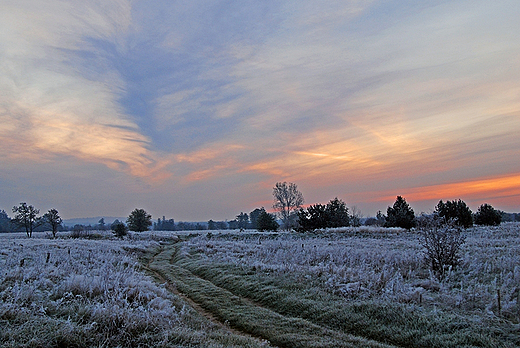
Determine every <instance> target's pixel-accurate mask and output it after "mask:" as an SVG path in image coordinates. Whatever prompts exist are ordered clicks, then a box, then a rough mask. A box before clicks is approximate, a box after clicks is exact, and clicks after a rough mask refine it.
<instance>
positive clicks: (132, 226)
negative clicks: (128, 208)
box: [126, 208, 152, 232]
mask: <svg viewBox="0 0 520 348" xmlns="http://www.w3.org/2000/svg"><path fill="white" fill-rule="evenodd" d="M126 223H127V224H128V229H129V230H130V231H135V232H144V231H147V230H148V227H149V226H151V225H152V215H150V214H148V213H147V212H146V211H145V210H144V209H137V208H136V209H134V210H133V211H132V212H131V213H130V216H128V219H127V220H126Z"/></svg>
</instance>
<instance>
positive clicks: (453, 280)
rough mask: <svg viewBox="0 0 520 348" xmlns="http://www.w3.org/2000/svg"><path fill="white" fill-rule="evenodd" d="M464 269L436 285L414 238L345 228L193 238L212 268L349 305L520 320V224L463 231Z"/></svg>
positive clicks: (461, 266) (396, 232) (394, 231)
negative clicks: (266, 276) (283, 283)
mask: <svg viewBox="0 0 520 348" xmlns="http://www.w3.org/2000/svg"><path fill="white" fill-rule="evenodd" d="M465 235H466V243H465V244H464V245H463V246H462V247H461V250H460V256H461V262H460V264H459V265H458V266H457V267H456V268H453V269H452V268H450V269H448V270H447V271H446V272H445V274H444V277H443V278H442V279H441V280H439V279H437V277H436V276H435V274H434V273H433V272H431V271H430V270H429V265H428V264H427V263H426V262H425V257H424V256H425V254H424V252H425V250H424V249H423V247H422V246H421V242H420V237H419V235H418V234H417V233H414V232H406V231H405V230H400V229H381V228H367V227H362V228H343V229H333V230H327V231H324V232H322V233H320V234H316V235H301V236H298V235H294V234H280V235H279V236H277V237H276V238H265V236H261V235H251V236H250V237H249V238H239V239H238V238H232V237H231V236H230V237H225V236H222V237H221V238H210V239H208V238H207V237H206V236H200V237H197V238H195V239H191V240H190V241H189V243H190V244H191V245H190V247H192V248H193V247H195V248H197V249H198V250H199V251H202V252H203V253H204V255H206V257H207V258H208V259H209V260H211V261H215V262H223V263H232V264H236V265H239V266H242V267H246V268H254V269H255V270H256V271H262V272H267V273H273V274H278V275H284V276H285V277H287V278H288V279H292V280H293V281H304V282H307V283H310V282H312V283H313V284H316V286H319V287H320V288H322V289H325V290H327V291H331V292H333V293H335V294H339V295H341V296H344V297H346V298H351V299H373V300H389V301H397V302H407V303H416V304H420V305H421V306H422V307H423V308H430V309H431V310H435V309H436V308H437V309H442V308H444V309H446V310H450V311H451V310H456V311H457V310H458V311H464V312H474V313H475V314H477V313H478V314H479V315H481V314H482V313H484V315H490V316H492V317H494V316H500V317H502V318H508V319H511V320H513V321H514V322H519V321H520V304H519V302H520V301H519V300H520V225H518V224H502V225H501V226H499V227H478V228H472V229H468V230H467V231H466V232H465Z"/></svg>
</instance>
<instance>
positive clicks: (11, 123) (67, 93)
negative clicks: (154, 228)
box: [0, 1, 167, 179]
mask: <svg viewBox="0 0 520 348" xmlns="http://www.w3.org/2000/svg"><path fill="white" fill-rule="evenodd" d="M1 6H2V9H1V13H2V20H1V21H0V22H2V24H0V25H2V30H0V31H1V32H2V33H3V34H0V42H2V44H3V45H2V46H4V47H6V48H7V49H5V50H3V52H4V53H3V57H2V61H3V64H2V68H1V70H2V74H0V75H1V77H0V89H1V90H2V97H1V98H0V118H1V126H0V137H1V138H2V140H3V141H2V142H1V144H2V145H0V146H1V148H2V153H3V154H4V156H6V157H7V158H18V159H24V160H27V159H29V158H30V159H32V160H35V161H40V160H43V159H47V160H52V158H53V157H54V156H74V157H77V158H80V159H82V160H86V161H92V162H100V163H104V164H105V165H107V166H109V167H110V168H113V169H117V170H122V171H126V172H129V173H131V174H132V175H135V176H139V177H147V178H154V179H157V178H164V177H165V176H167V174H166V173H163V172H161V169H160V167H161V166H163V165H164V164H161V163H160V162H161V160H160V156H158V154H156V153H153V152H152V151H151V150H149V147H150V140H149V139H148V138H146V137H145V136H143V135H142V134H141V133H140V132H139V129H138V127H137V125H136V124H135V123H134V122H133V121H132V120H131V119H130V118H129V117H128V116H127V115H125V114H124V113H123V110H122V109H121V106H120V105H119V104H118V102H117V100H118V98H119V95H120V93H121V91H124V89H125V82H124V80H123V79H122V78H121V77H120V76H119V75H118V72H117V71H116V70H114V69H112V68H111V67H110V66H109V65H108V64H107V61H106V60H104V59H102V57H101V58H100V59H95V63H92V64H91V66H86V67H85V66H80V65H79V61H81V56H85V55H94V56H95V55H97V54H99V52H97V51H93V47H92V45H91V42H92V41H91V40H103V41H106V42H110V43H111V44H113V45H115V46H116V47H117V49H119V50H124V49H125V44H124V38H123V37H124V34H125V32H126V30H127V28H128V26H129V25H130V21H131V13H130V9H131V8H130V3H129V2H126V1H112V2H109V3H107V2H89V3H88V4H87V3H84V2H77V3H76V2H74V3H72V2H68V3H63V2H58V1H49V2H46V3H45V5H43V4H41V3H39V2H34V1H16V2H3V3H2V5H1ZM42 6H43V7H42ZM20 23H23V24H20ZM4 29H5V30H4ZM89 58H92V57H89Z"/></svg>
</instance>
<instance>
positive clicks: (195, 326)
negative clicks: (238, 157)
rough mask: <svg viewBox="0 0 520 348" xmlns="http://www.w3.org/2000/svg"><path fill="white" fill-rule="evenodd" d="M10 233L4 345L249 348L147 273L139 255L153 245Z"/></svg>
mask: <svg viewBox="0 0 520 348" xmlns="http://www.w3.org/2000/svg"><path fill="white" fill-rule="evenodd" d="M13 235H14V234H3V235H0V245H1V246H0V324H1V325H0V346H2V347H20V346H26V345H27V346H38V347H55V346H90V347H107V346H109V347H137V346H141V347H142V346H156V347H172V346H174V347H183V346H184V345H186V346H189V345H191V344H195V345H197V344H204V345H206V346H211V347H228V346H249V345H248V344H247V343H244V342H241V343H236V342H230V339H231V340H232V337H231V338H230V336H232V335H229V332H222V330H221V329H220V328H217V327H216V326H214V325H213V326H212V324H211V323H208V322H207V321H205V320H203V318H202V319H201V317H200V316H199V317H197V316H196V312H195V311H194V310H193V309H191V308H189V307H185V306H184V301H182V300H181V299H179V297H178V296H176V295H174V294H172V293H171V292H169V291H168V290H166V289H165V288H164V287H162V286H161V285H159V284H158V283H156V282H154V281H153V280H152V279H151V278H150V277H148V276H147V275H146V274H145V272H144V271H143V269H142V265H141V264H140V263H139V261H138V255H140V252H141V251H142V250H143V249H144V248H147V247H153V246H154V245H158V244H157V242H154V241H151V240H147V241H146V240H139V241H137V240H126V241H121V240H115V239H112V240H107V239H103V240H83V239H58V240H55V239H52V240H50V239H46V238H41V239H38V237H36V238H32V239H27V238H24V239H22V238H13ZM194 315H195V316H194ZM219 330H220V331H219ZM219 342H223V343H219Z"/></svg>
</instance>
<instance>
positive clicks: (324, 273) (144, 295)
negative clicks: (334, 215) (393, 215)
mask: <svg viewBox="0 0 520 348" xmlns="http://www.w3.org/2000/svg"><path fill="white" fill-rule="evenodd" d="M92 234H93V235H91V236H90V237H89V238H93V239H83V238H79V239H71V238H68V237H69V234H68V233H60V234H59V235H60V238H58V239H55V240H54V239H50V238H49V236H48V235H47V234H45V233H43V234H35V236H34V238H32V239H28V238H26V237H25V234H0V346H2V347H4V346H5V347H60V346H91V347H147V346H157V347H191V346H201V347H258V346H268V343H267V342H262V341H261V340H256V339H252V338H250V337H245V336H243V335H237V334H236V332H233V331H230V330H228V329H227V328H226V327H222V326H221V325H216V324H214V323H212V322H211V321H209V320H207V319H206V318H205V317H203V316H201V315H200V314H199V313H197V311H195V310H194V309H193V308H192V307H190V305H189V304H188V303H187V302H186V301H185V300H183V298H180V297H179V296H177V295H175V294H174V293H172V291H171V290H173V289H175V287H177V288H178V289H182V291H183V292H185V295H186V296H189V297H191V298H192V300H194V301H196V302H197V303H199V305H200V306H201V307H202V308H204V309H205V310H207V311H208V312H210V313H211V314H213V315H215V316H216V317H217V318H218V319H219V320H221V321H222V322H225V321H227V320H229V322H230V323H232V326H233V327H234V328H235V329H239V330H243V331H246V332H250V333H252V334H254V335H258V336H260V337H264V338H266V339H267V336H266V335H269V338H271V337H272V339H273V341H272V342H273V343H275V344H276V342H279V344H278V345H280V346H298V344H299V343H298V344H296V343H295V342H308V344H307V343H305V344H304V343H301V346H302V347H303V346H327V344H329V345H328V346H331V347H332V346H334V344H332V343H330V342H329V343H327V342H328V341H327V340H324V341H323V342H322V343H323V344H322V343H319V344H318V342H317V340H316V339H315V338H310V337H313V336H312V335H316V332H333V333H334V335H338V336H337V337H339V338H338V339H337V340H339V341H341V340H344V339H343V337H351V336H343V335H354V336H352V337H354V338H352V339H353V341H355V340H358V339H359V340H361V341H362V340H366V341H365V342H367V344H368V342H372V343H370V344H374V345H377V344H378V343H377V342H380V343H383V344H391V345H396V346H402V347H432V346H436V347H460V346H467V347H473V346H480V347H512V346H515V345H516V346H517V345H519V344H520V339H519V337H520V299H519V296H520V224H502V225H501V226H499V227H490V228H482V227H477V228H472V229H469V230H467V231H466V232H465V234H466V244H464V245H463V247H462V250H461V258H462V262H461V264H460V265H459V266H458V267H457V268H456V269H454V270H451V271H450V272H448V273H447V275H446V277H445V278H444V279H443V280H442V281H440V280H438V279H436V278H435V276H434V275H433V274H432V273H431V272H430V271H429V270H428V268H427V266H426V265H425V264H424V262H423V254H422V248H421V245H420V242H419V238H418V235H417V233H415V232H406V231H404V230H400V229H384V228H377V227H361V228H347V229H334V230H327V231H319V232H316V233H309V234H296V233H269V234H265V233H256V232H253V231H246V232H245V233H240V232H238V231H221V232H220V231H210V233H208V231H200V232H197V231H188V232H173V233H172V232H145V233H140V234H137V233H132V234H131V236H129V237H127V238H125V239H124V240H119V239H116V238H114V237H113V236H112V234H111V233H110V232H93V233H92ZM169 248H174V250H173V249H172V250H170V249H169ZM159 250H163V251H165V252H166V251H169V252H170V254H171V255H175V257H173V256H170V257H166V256H167V255H168V253H165V254H163V255H162V257H163V258H164V260H162V261H161V262H159V259H158V260H155V261H157V269H158V270H161V269H163V270H166V271H165V273H164V274H165V275H168V276H169V277H171V279H172V281H171V283H172V284H173V287H169V288H167V287H166V286H164V285H161V284H163V283H164V282H165V280H166V279H165V278H163V279H161V278H158V279H155V281H154V280H153V279H152V278H150V276H148V275H147V274H149V273H147V272H146V271H145V268H146V266H147V262H150V263H151V262H152V261H153V260H154V255H155V254H154V253H155V252H158V251H159ZM142 256H145V257H144V258H142ZM143 260H144V261H143ZM147 260H148V261H147ZM150 265H151V264H150ZM168 272H169V273H168ZM203 288H204V289H206V288H207V290H204V289H203ZM210 290H211V291H214V292H211V293H210ZM230 293H231V297H226V296H228V295H229V294H230ZM216 294H218V295H216ZM226 294H227V295H226ZM499 298H500V301H499ZM256 305H258V308H255V307H254V306H256ZM233 306H236V308H237V311H238V312H237V311H234V309H233V308H234V307H233ZM199 309H200V308H199ZM262 313H264V314H262ZM259 314H261V315H262V318H263V320H264V321H265V323H263V322H262V321H261V320H260V319H258V318H256V317H255V316H257V315H259ZM255 318H256V319H255ZM266 318H267V319H266ZM269 318H273V319H269ZM257 319H258V322H256V323H254V322H253V321H255V320H257ZM259 323H263V324H262V325H259ZM270 323H271V324H272V327H269V326H268V325H269V324H270ZM284 323H285V324H284ZM286 324H287V326H284V325H286ZM255 325H256V326H255ZM291 325H293V326H291ZM294 325H297V326H296V327H299V328H300V329H298V330H300V331H301V332H300V334H298V335H296V336H295V335H294V330H295V328H294ZM300 325H302V326H300ZM304 327H305V330H307V331H305V330H303V328H304ZM276 330H278V331H276ZM284 330H285V331H284ZM298 330H297V331H298ZM320 330H322V331H320ZM304 331H305V332H308V333H309V335H310V336H308V337H307V336H305V334H304ZM311 333H312V335H311ZM314 337H316V336H314ZM291 342H292V345H291ZM374 342H375V343H374ZM345 344H346V341H345Z"/></svg>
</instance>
